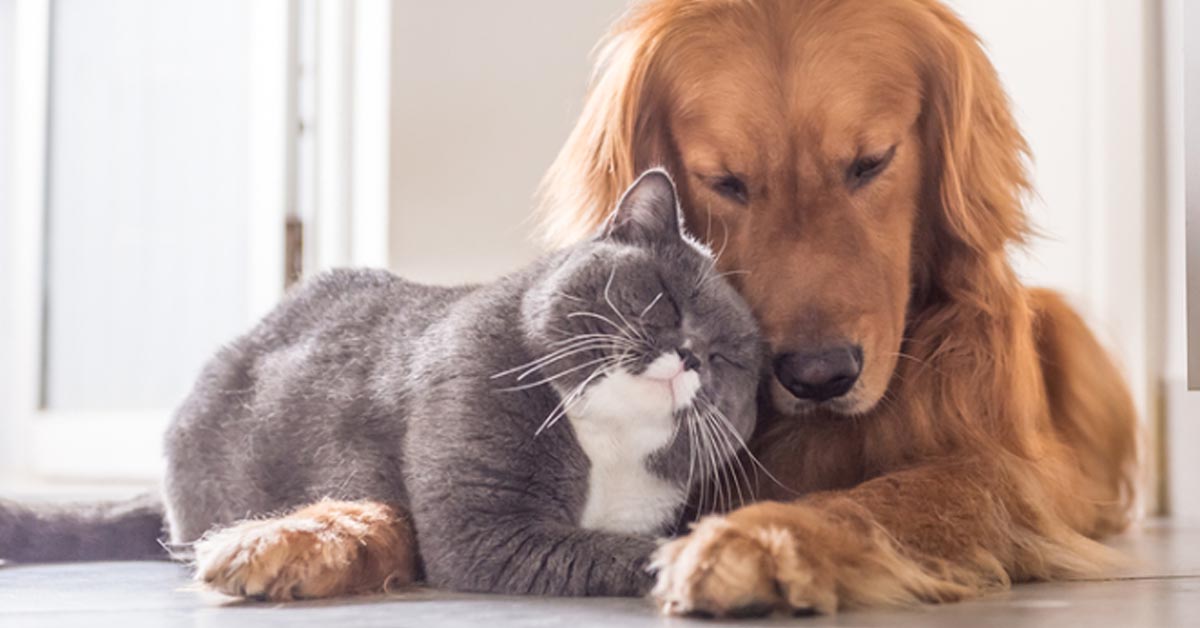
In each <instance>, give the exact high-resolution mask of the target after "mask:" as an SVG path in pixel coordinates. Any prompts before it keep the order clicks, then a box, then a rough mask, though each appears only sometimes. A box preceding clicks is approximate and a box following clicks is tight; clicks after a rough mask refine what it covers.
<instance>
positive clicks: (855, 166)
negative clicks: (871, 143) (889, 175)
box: [846, 146, 896, 190]
mask: <svg viewBox="0 0 1200 628" xmlns="http://www.w3.org/2000/svg"><path fill="white" fill-rule="evenodd" d="M895 155H896V147H895V146H892V147H891V148H889V149H887V151H885V152H883V153H880V154H876V155H864V156H862V157H859V158H857V159H855V160H854V161H853V162H852V163H851V164H850V167H848V168H847V169H846V185H847V187H849V188H850V189H851V190H857V189H858V188H860V187H862V186H864V185H866V184H867V183H870V182H871V180H872V179H874V178H875V177H877V176H879V174H880V173H881V172H883V171H884V170H885V169H886V168H887V166H888V164H889V163H891V161H892V157H893V156H895Z"/></svg>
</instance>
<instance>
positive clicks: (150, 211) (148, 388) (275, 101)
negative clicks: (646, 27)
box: [0, 0, 1200, 517]
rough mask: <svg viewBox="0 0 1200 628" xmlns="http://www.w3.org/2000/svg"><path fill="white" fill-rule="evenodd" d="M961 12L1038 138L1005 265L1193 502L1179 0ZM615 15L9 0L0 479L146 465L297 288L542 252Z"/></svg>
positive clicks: (506, 6)
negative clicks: (368, 271) (1049, 303)
mask: <svg viewBox="0 0 1200 628" xmlns="http://www.w3.org/2000/svg"><path fill="white" fill-rule="evenodd" d="M950 4H951V5H952V6H954V7H955V8H956V9H958V10H959V11H960V12H961V14H962V15H963V17H964V18H965V19H966V21H967V22H968V23H969V24H970V25H971V26H972V27H974V28H975V29H976V31H977V32H978V33H979V34H980V36H981V37H982V39H983V41H984V43H985V45H986V47H987V50H988V52H989V54H990V55H991V57H992V60H993V62H994V63H995V65H996V67H997V68H998V70H999V71H1000V74H1001V76H1002V78H1003V80H1004V82H1005V84H1006V86H1007V88H1008V90H1009V94H1010V95H1011V97H1012V100H1013V103H1014V107H1015V109H1016V111H1017V114H1018V118H1019V121H1020V123H1021V125H1022V128H1023V130H1024V132H1025V134H1026V137H1027V138H1028V139H1029V141H1030V144H1031V146H1032V149H1033V153H1034V156H1035V162H1034V163H1033V165H1032V171H1033V174H1034V181H1035V183H1036V186H1037V192H1038V193H1037V195H1036V196H1035V197H1033V198H1031V199H1030V200H1029V207H1030V210H1031V212H1032V214H1033V216H1034V218H1035V221H1036V223H1037V225H1038V226H1039V227H1040V229H1041V232H1042V234H1043V237H1041V238H1039V239H1038V240H1036V241H1035V242H1034V243H1032V245H1031V246H1029V247H1028V248H1027V249H1024V250H1017V251H1014V252H1013V257H1014V261H1015V262H1016V264H1017V266H1018V268H1019V269H1020V271H1021V273H1022V274H1023V276H1024V277H1025V278H1026V279H1027V280H1028V281H1030V282H1031V283H1034V284H1040V285H1049V286H1052V287H1055V288H1058V289H1060V290H1062V291H1064V292H1065V293H1066V294H1067V295H1068V296H1069V297H1070V299H1071V300H1072V301H1073V302H1074V303H1075V304H1076V305H1077V306H1078V307H1079V308H1080V309H1081V310H1082V311H1083V312H1084V313H1085V315H1086V316H1087V318H1088V319H1089V321H1090V322H1091V323H1092V324H1093V326H1094V327H1095V329H1096V330H1097V332H1098V333H1099V334H1100V336H1101V338H1102V339H1103V340H1104V341H1105V343H1106V344H1107V345H1108V346H1109V347H1111V348H1112V350H1113V351H1114V352H1115V353H1116V354H1117V355H1118V357H1119V358H1120V360H1121V361H1122V364H1123V365H1124V368H1125V372H1126V374H1127V377H1128V379H1129V382H1130V385H1131V387H1132V389H1133V390H1134V393H1135V396H1136V398H1137V402H1138V406H1139V409H1140V411H1141V413H1142V419H1143V424H1144V428H1145V430H1144V432H1145V436H1146V438H1145V452H1146V460H1147V465H1146V478H1145V483H1146V491H1145V492H1144V494H1145V500H1144V501H1145V502H1146V503H1145V506H1146V508H1147V511H1148V512H1151V513H1161V512H1172V513H1174V514H1177V515H1181V516H1185V517H1196V516H1200V486H1197V484H1198V483H1200V461H1198V460H1197V457H1195V456H1193V455H1192V453H1191V447H1194V446H1195V445H1196V444H1198V443H1200V401H1197V395H1200V393H1188V392H1187V391H1186V373H1187V360H1188V355H1187V353H1188V352H1187V340H1186V339H1187V336H1186V317H1185V307H1184V305H1185V302H1186V300H1187V297H1186V290H1185V285H1186V284H1185V253H1186V244H1185V238H1184V212H1185V198H1184V197H1185V194H1184V187H1185V186H1184V181H1185V178H1186V177H1185V171H1184V150H1185V142H1184V127H1185V125H1184V121H1185V120H1184V119H1185V110H1184V106H1183V102H1184V92H1185V89H1186V88H1189V87H1191V86H1192V83H1191V82H1190V78H1189V80H1188V81H1185V73H1184V67H1185V55H1184V51H1183V39H1182V33H1183V32H1184V30H1185V25H1184V19H1185V16H1184V14H1183V10H1182V9H1183V0H1144V1H1143V0H1055V1H1054V2H1045V1H1043V0H1009V1H1007V2H995V1H994V0H953V1H952V2H951V3H950ZM625 6H626V0H580V1H576V2H563V1H561V0H504V1H503V2H497V1H492V0H440V1H438V2H415V1H412V0H394V1H388V0H345V1H340V0H255V1H254V2H245V1H243V0H205V1H204V2H198V1H196V0H0V491H5V492H8V493H19V494H46V493H53V492H56V491H68V492H72V493H73V494H74V493H81V492H85V493H92V492H105V491H115V490H124V488H125V487H127V486H136V485H142V484H145V483H149V482H153V480H154V478H155V477H156V476H157V474H158V471H159V468H160V466H161V459H160V449H159V444H160V438H161V431H162V429H163V426H164V425H165V423H166V422H167V421H168V420H169V417H170V414H171V412H172V409H173V407H174V406H175V405H176V404H178V403H179V401H180V400H181V399H182V397H183V396H184V395H185V394H186V392H187V390H188V388H189V386H190V384H191V382H192V380H193V378H194V377H195V375H196V373H197V371H198V369H199V367H200V366H201V364H202V363H203V362H204V360H205V359H206V358H207V357H208V356H209V355H210V354H211V353H212V352H213V351H214V350H215V349H216V348H217V347H218V346H219V345H220V343H222V342H223V341H227V340H229V339H231V338H232V337H233V336H234V335H236V334H238V333H239V332H240V331H242V330H244V329H245V328H246V327H247V326H248V325H249V324H250V323H251V322H252V321H254V320H255V319H257V318H258V317H259V316H261V315H262V314H263V313H264V312H265V311H266V310H268V309H269V308H270V307H271V305H272V304H273V303H274V302H275V301H276V300H277V299H278V298H279V296H280V295H281V294H282V293H283V291H284V289H285V287H286V286H287V285H288V283H289V282H292V281H295V280H297V279H298V278H301V277H303V276H305V275H309V274H312V273H314V272H318V271H320V270H322V269H325V268H329V267H333V266H344V265H371V266H386V267H388V268H390V269H392V270H393V271H395V272H397V273H400V274H403V275H405V276H406V277H410V278H413V279H418V280H426V281H431V282H441V283H447V282H464V281H481V280H487V279H491V278H494V277H496V276H498V275H500V274H502V273H504V272H506V271H509V270H512V269H514V268H516V267H518V266H520V265H521V264H523V263H525V262H526V261H528V260H529V259H531V258H532V257H534V256H536V255H537V254H538V253H539V251H540V248H539V245H538V242H537V239H536V236H535V233H534V232H535V226H536V225H535V223H534V222H533V220H532V218H531V208H532V205H533V202H534V193H535V190H536V187H537V184H538V181H539V179H540V177H541V176H542V173H543V172H544V171H545V169H546V168H547V166H548V165H549V164H550V162H551V160H552V159H553V157H554V155H555V153H556V152H557V150H558V148H559V146H560V145H561V143H562V142H563V141H564V140H565V138H566V135H567V132H568V130H569V129H570V127H571V125H572V123H573V121H574V117H575V116H576V115H577V113H578V111H579V109H580V105H581V102H582V98H583V95H584V92H585V89H586V84H587V78H588V76H589V73H590V64H589V51H590V50H591V48H592V46H593V45H594V44H595V42H596V41H597V40H598V39H599V37H600V36H601V34H602V33H603V32H604V31H605V29H606V27H607V26H608V24H610V23H611V22H612V21H613V20H614V19H615V18H616V17H617V16H619V15H620V13H621V12H622V10H623V9H624V8H625ZM1186 19H1187V20H1188V21H1189V22H1192V23H1193V26H1194V28H1193V30H1195V29H1200V19H1198V17H1197V14H1196V12H1195V11H1191V12H1189V14H1188V15H1187V16H1186ZM1197 32H1200V31H1197ZM1195 57H1196V60H1197V62H1196V63H1193V64H1190V65H1188V66H1187V67H1188V69H1189V71H1192V73H1193V74H1194V73H1195V72H1196V71H1200V70H1195V69H1196V68H1200V51H1198V54H1196V55H1195ZM1189 77H1190V75H1189ZM1196 85H1200V82H1197V83H1196ZM1198 93H1200V92H1198ZM1189 102H1200V99H1196V100H1189ZM1196 126H1197V125H1190V126H1188V128H1189V129H1192V128H1196ZM1197 145H1198V146H1200V143H1197ZM1197 359H1200V358H1197Z"/></svg>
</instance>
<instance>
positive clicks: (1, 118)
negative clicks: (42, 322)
mask: <svg viewBox="0 0 1200 628" xmlns="http://www.w3.org/2000/svg"><path fill="white" fill-rule="evenodd" d="M13 4H14V0H0V241H2V240H3V237H4V236H3V235H2V234H5V233H8V232H9V231H10V230H11V229H12V227H11V225H12V222H11V219H12V214H11V211H12V210H11V207H10V202H11V199H10V198H9V194H10V191H11V190H12V171H11V161H10V159H11V150H12V128H11V125H12V115H13V112H12V91H11V90H10V85H11V84H12V76H13V31H12V25H13ZM9 253H10V251H8V247H0V356H3V355H12V354H13V347H12V342H11V340H12V334H11V333H10V330H11V329H12V324H13V321H12V312H11V308H9V307H5V306H4V305H3V304H5V303H11V302H12V295H11V290H12V278H11V277H10V276H9V273H10V271H11V269H12V267H13V264H12V260H11V259H9ZM11 366H12V365H11V364H10V361H9V360H3V359H0V424H2V423H4V422H5V421H7V420H9V417H8V416H7V412H8V409H9V403H8V399H9V396H10V395H11V394H12V391H11V390H10V389H9V382H11V381H12V377H11V373H10V372H9V369H10V368H11ZM5 454H6V451H5V448H4V447H3V446H2V445H0V456H3V455H5ZM3 466H4V465H3V464H2V463H0V468H3Z"/></svg>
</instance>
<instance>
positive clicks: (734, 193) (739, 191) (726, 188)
mask: <svg viewBox="0 0 1200 628" xmlns="http://www.w3.org/2000/svg"><path fill="white" fill-rule="evenodd" d="M708 183H709V185H710V186H711V187H712V189H713V191H714V192H716V193H717V194H720V195H721V196H724V197H725V198H727V199H729V200H731V201H735V202H737V203H741V204H742V205H745V204H746V202H747V201H748V200H750V192H749V190H748V189H747V188H746V183H745V182H744V181H742V179H741V178H740V177H738V176H737V175H735V174H723V175H720V176H716V177H712V178H710V179H708Z"/></svg>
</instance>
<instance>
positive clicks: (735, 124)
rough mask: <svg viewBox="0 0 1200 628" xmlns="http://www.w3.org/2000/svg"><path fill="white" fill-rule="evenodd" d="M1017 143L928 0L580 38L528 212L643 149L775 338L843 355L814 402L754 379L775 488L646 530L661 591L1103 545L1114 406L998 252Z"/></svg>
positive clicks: (1071, 341)
mask: <svg viewBox="0 0 1200 628" xmlns="http://www.w3.org/2000/svg"><path fill="white" fill-rule="evenodd" d="M889 151H890V152H889ZM1026 151H1027V148H1026V144H1025V141H1024V139H1023V138H1022V136H1021V134H1020V132H1019V131H1018V129H1017V127H1016V124H1015V123H1014V121H1013V117H1012V115H1011V113H1010V110H1009V103H1008V101H1007V99H1006V96H1005V94H1004V92H1003V90H1002V88H1001V85H1000V83H999V81H998V78H997V76H996V72H995V70H994V69H993V68H992V66H991V64H990V62H989V61H988V59H987V57H986V56H985V54H984V52H983V50H982V49H981V47H980V45H979V42H978V41H977V39H976V37H975V36H974V34H973V33H972V32H971V31H970V30H969V29H968V28H967V27H966V26H965V25H964V24H963V23H962V22H961V21H960V20H959V19H958V18H957V16H955V15H954V14H953V12H951V11H950V10H948V9H947V8H946V7H945V6H943V5H942V4H940V3H939V2H936V0H837V1H834V0H650V1H648V2H644V3H642V4H640V5H638V6H636V7H635V8H634V9H632V10H631V11H630V13H629V14H628V15H627V16H626V17H625V18H624V19H623V20H622V21H621V22H620V23H619V24H618V25H617V26H616V27H615V28H614V30H613V31H612V33H611V34H610V35H609V37H608V38H607V39H606V40H605V41H604V42H603V43H602V46H601V48H600V49H599V63H598V67H597V71H596V74H595V76H594V79H593V85H592V88H591V91H590V94H589V96H588V99H587V102H586V104H585V107H584V111H583V113H582V116H581V118H580V120H579V123H578V125H577V126H576V128H575V130H574V132H573V133H572V135H571V136H570V139H569V140H568V142H567V144H566V146H565V147H564V149H563V151H562V152H561V154H560V155H559V158H558V159H557V161H556V162H555V164H554V165H553V167H552V169H551V171H550V173H549V175H548V177H547V179H546V183H545V188H544V191H545V203H544V211H545V213H544V216H545V220H546V227H547V233H548V234H549V235H550V236H551V237H552V238H553V239H554V240H556V241H558V242H569V241H572V240H575V239H578V238H581V237H583V236H584V235H585V234H586V233H589V232H590V231H591V230H593V229H594V228H595V227H596V225H598V224H599V223H600V221H601V220H602V219H603V217H604V215H605V214H606V213H607V211H608V210H609V209H610V208H611V207H612V206H613V205H614V204H615V202H616V200H617V198H618V195H619V194H620V191H621V190H623V189H624V188H625V187H626V186H627V185H629V183H630V182H631V181H632V180H633V178H634V177H635V175H636V174H637V173H638V172H639V171H641V170H642V169H644V168H647V167H650V166H655V165H660V164H661V165H665V166H666V167H667V168H668V169H669V170H671V171H672V172H674V173H675V176H676V179H677V183H678V185H679V188H680V192H681V195H682V198H683V200H684V206H685V208H686V210H687V212H688V218H689V223H690V225H691V226H692V227H693V229H694V230H696V231H697V232H698V235H699V236H700V237H702V238H704V239H706V240H708V241H709V242H710V243H712V244H713V247H714V248H715V249H717V250H718V251H720V253H721V254H720V257H719V263H720V265H721V266H722V267H723V268H724V269H727V270H730V271H733V273H735V274H732V275H731V278H732V280H734V281H735V283H736V284H737V285H738V287H739V288H740V290H741V291H742V293H743V294H744V295H745V296H746V297H747V300H748V301H749V302H750V303H751V305H752V307H753V308H754V309H755V311H756V313H757V315H758V317H759V319H760V321H761V323H762V326H763V329H764V331H765V333H766V335H767V338H768V341H769V342H770V344H771V346H772V349H773V350H775V351H776V352H786V351H792V350H795V349H796V348H797V347H805V346H813V345H820V344H821V343H823V342H827V341H831V340H837V341H851V342H854V343H857V344H860V345H861V346H862V347H863V349H864V354H865V360H864V366H863V372H862V376H861V377H860V379H859V381H858V383H857V384H856V385H855V387H854V388H853V389H852V390H851V392H850V393H848V394H847V395H846V396H845V397H843V398H841V399H839V400H836V401H835V402H833V403H832V404H825V405H813V404H811V403H808V402H803V401H801V400H798V399H795V398H792V397H791V396H789V394H788V393H787V391H786V390H785V389H784V388H783V387H782V386H780V385H779V384H777V383H775V382H772V383H771V385H770V390H769V394H768V395H766V396H767V397H768V398H769V402H770V403H767V404H766V405H765V409H764V412H763V415H762V416H761V417H760V429H759V430H758V433H757V435H756V438H755V440H754V442H753V444H752V449H753V450H754V452H755V454H756V455H757V456H758V458H759V459H761V461H762V462H763V464H765V465H766V467H767V468H768V469H770V470H771V471H772V473H773V474H774V475H775V476H776V477H778V478H780V479H781V480H782V482H783V483H784V484H786V485H788V489H786V490H785V489H782V488H780V487H779V486H777V485H775V484H774V483H770V482H764V483H762V484H761V485H760V486H759V487H758V488H759V496H760V497H761V498H764V499H772V500H779V501H778V502H761V503H758V504H754V505H751V506H747V507H744V508H742V509H739V510H736V511H734V512H732V513H729V514H727V515H723V516H715V515H714V516H712V517H710V518H708V519H706V520H705V521H704V522H702V523H701V524H700V525H699V526H698V527H697V528H696V529H695V530H694V532H693V533H692V534H691V535H689V536H687V537H685V538H683V539H680V540H677V541H675V542H673V543H671V544H669V545H667V546H665V547H664V549H663V550H662V551H661V552H660V554H659V555H658V557H657V563H658V565H659V568H660V577H659V586H658V588H657V590H656V595H657V596H658V598H659V599H660V600H661V601H662V603H663V604H664V607H665V608H667V609H668V610H671V611H674V612H693V611H694V612H706V613H714V614H726V613H734V612H738V611H740V610H746V609H750V610H756V609H768V608H776V607H786V608H792V609H799V608H814V609H817V610H820V611H833V610H835V609H837V608H842V607H850V606H861V605H874V604H880V603H895V602H906V601H916V600H923V601H946V600H952V599H959V598H962V597H965V596H970V595H974V594H977V593H979V592H980V591H983V590H986V589H989V588H994V587H1004V586H1008V584H1009V583H1010V582H1012V581H1021V580H1030V579H1055V578H1067V577H1073V576H1079V575H1082V574H1088V573H1092V572H1094V571H1096V570H1098V569H1100V568H1102V567H1103V566H1104V565H1106V564H1108V563H1109V561H1110V559H1111V554H1110V553H1109V552H1107V550H1105V548H1104V547H1103V546H1102V545H1100V544H1098V543H1096V542H1095V541H1093V540H1092V539H1096V538H1100V537H1103V536H1104V535H1107V534H1111V533H1113V532H1115V531H1118V530H1120V529H1122V528H1123V527H1124V526H1125V525H1126V524H1127V522H1128V518H1129V516H1130V504H1131V501H1132V499H1133V491H1134V484H1133V474H1134V468H1135V466H1136V455H1135V452H1136V442H1135V441H1136V437H1135V436H1136V433H1135V432H1136V429H1135V425H1136V420H1135V416H1134V410H1133V405H1132V402H1131V401H1130V397H1129V395H1128V392H1127V391H1126V388H1125V386H1124V384H1123V383H1122V379H1121V377H1120V375H1119V373H1118V371H1117V369H1116V368H1115V367H1114V365H1113V363H1112V361H1111V360H1110V358H1109V357H1108V355H1107V354H1106V353H1105V351H1104V350H1103V349H1102V348H1101V346H1100V345H1099V344H1098V343H1097V342H1096V340H1095V339H1094V338H1093V336H1092V335H1091V333H1090V332H1089V331H1088V330H1087V328H1086V326H1085V325H1084V323H1083V322H1082V320H1081V319H1080V318H1079V317H1078V316H1077V315H1076V314H1075V313H1074V312H1073V311H1072V310H1071V309H1070V308H1069V307H1068V306H1067V305H1066V304H1065V303H1064V302H1063V300H1062V299H1061V298H1060V297H1058V296H1057V295H1055V294H1053V293H1050V292H1045V291H1038V290H1030V289H1027V288H1025V287H1024V286H1022V285H1021V284H1020V283H1019V282H1018V280H1017V278H1016V276H1015V274H1014V272H1013V270H1012V268H1011V267H1010V265H1009V263H1008V261H1007V256H1006V248H1007V247H1008V246H1010V245H1012V244H1014V243H1020V242H1022V241H1023V239H1024V238H1025V236H1026V233H1027V223H1026V217H1025V214H1024V212H1023V208H1022V200H1023V197H1024V194H1025V193H1026V191H1027V188H1028V180H1027V178H1026V175H1025V170H1024V162H1025V153H1026ZM884 155H887V156H889V157H888V159H889V160H890V161H888V160H884V161H885V163H884V167H883V168H881V169H880V170H881V171H880V172H879V173H878V174H877V175H874V176H873V178H871V179H869V180H865V181H863V180H859V179H854V178H853V177H854V176H857V175H851V174H847V173H851V172H858V170H854V169H855V168H858V165H857V164H858V163H859V160H860V159H862V158H863V157H873V156H884ZM868 161H871V160H868ZM875 161H880V160H879V159H876V160H875ZM863 163H866V162H863ZM731 177H733V178H734V179H736V181H737V183H738V184H740V185H741V186H742V187H740V188H739V187H734V188H730V186H731V185H734V184H731V183H730V180H731V179H730V178H731ZM731 190H732V191H731ZM781 502H782V503H781Z"/></svg>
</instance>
